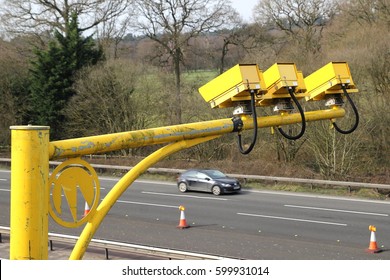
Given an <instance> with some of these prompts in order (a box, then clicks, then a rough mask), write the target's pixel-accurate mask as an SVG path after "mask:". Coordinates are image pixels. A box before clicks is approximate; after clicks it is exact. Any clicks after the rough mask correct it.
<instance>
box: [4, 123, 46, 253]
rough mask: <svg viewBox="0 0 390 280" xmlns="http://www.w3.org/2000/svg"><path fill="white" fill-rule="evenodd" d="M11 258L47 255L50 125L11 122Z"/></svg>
mask: <svg viewBox="0 0 390 280" xmlns="http://www.w3.org/2000/svg"><path fill="white" fill-rule="evenodd" d="M10 129H11V214H10V216H11V217H10V228H11V235H10V259H11V260H45V259H48V232H49V228H48V227H49V225H48V224H49V220H48V219H49V216H48V212H49V211H48V207H49V190H48V177H49V127H48V126H30V125H28V126H11V127H10Z"/></svg>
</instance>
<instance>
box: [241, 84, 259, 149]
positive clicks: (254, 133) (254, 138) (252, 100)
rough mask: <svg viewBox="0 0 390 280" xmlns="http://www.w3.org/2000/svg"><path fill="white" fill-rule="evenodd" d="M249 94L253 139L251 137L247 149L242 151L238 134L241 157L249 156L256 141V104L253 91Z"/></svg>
mask: <svg viewBox="0 0 390 280" xmlns="http://www.w3.org/2000/svg"><path fill="white" fill-rule="evenodd" d="M250 94H251V110H252V118H253V137H252V142H251V144H250V145H249V147H248V149H246V150H244V148H243V147H242V139H241V134H240V132H239V133H238V148H239V149H240V152H241V154H243V155H246V154H249V153H250V152H251V151H252V149H253V147H254V146H255V144H256V140H257V114H256V104H255V91H254V90H251V91H250Z"/></svg>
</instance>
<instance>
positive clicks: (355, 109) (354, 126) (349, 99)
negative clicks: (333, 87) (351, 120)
mask: <svg viewBox="0 0 390 280" xmlns="http://www.w3.org/2000/svg"><path fill="white" fill-rule="evenodd" d="M341 88H342V89H343V92H344V95H345V97H347V99H348V101H349V104H351V106H352V110H353V112H354V113H355V124H354V125H353V126H352V128H351V129H349V130H342V129H341V128H340V127H338V125H337V124H336V122H334V123H333V126H334V128H335V129H336V130H337V131H338V132H340V133H341V134H349V133H352V132H353V131H355V129H356V128H357V127H358V125H359V112H358V110H357V108H356V106H355V103H353V101H352V99H351V97H350V96H349V94H348V92H347V89H346V88H345V85H344V84H342V85H341Z"/></svg>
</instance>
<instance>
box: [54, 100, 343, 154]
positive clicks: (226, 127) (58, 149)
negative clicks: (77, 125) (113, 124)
mask: <svg viewBox="0 0 390 280" xmlns="http://www.w3.org/2000/svg"><path fill="white" fill-rule="evenodd" d="M344 115H345V111H344V109H343V108H338V107H335V108H333V109H328V110H318V111H310V112H306V113H305V117H306V121H318V120H325V119H329V120H330V119H335V118H341V117H343V116H344ZM242 120H243V127H242V129H243V130H247V129H252V128H253V120H252V118H246V117H242ZM301 121H302V120H301V116H300V114H299V113H295V114H285V115H274V116H267V117H258V118H257V124H258V127H259V128H264V127H273V126H280V125H286V124H293V123H300V122H301ZM233 131H234V124H233V122H232V119H231V118H228V119H220V120H214V121H207V122H196V123H189V124H182V125H175V126H167V127H159V128H151V129H145V130H137V131H128V132H120V133H113V134H106V135H98V136H90V137H83V138H75V139H67V140H60V141H53V142H50V149H49V156H50V159H59V158H69V157H78V156H82V155H90V154H97V153H106V152H110V151H116V150H120V149H130V148H137V147H143V146H149V145H156V144H164V143H171V142H175V141H180V140H188V139H194V138H200V137H207V136H215V135H222V134H227V133H231V132H233Z"/></svg>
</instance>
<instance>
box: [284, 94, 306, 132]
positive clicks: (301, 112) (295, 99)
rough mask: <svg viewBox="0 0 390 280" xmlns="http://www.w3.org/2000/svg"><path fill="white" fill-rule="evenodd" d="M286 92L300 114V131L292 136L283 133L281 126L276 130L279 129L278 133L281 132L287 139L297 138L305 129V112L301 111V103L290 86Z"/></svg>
mask: <svg viewBox="0 0 390 280" xmlns="http://www.w3.org/2000/svg"><path fill="white" fill-rule="evenodd" d="M288 93H289V94H290V96H291V99H292V100H293V101H294V103H295V104H296V105H297V107H298V111H299V113H300V114H301V119H302V127H301V131H300V132H299V134H297V135H295V136H292V135H289V134H287V133H285V132H284V131H283V129H282V128H281V127H278V130H279V132H280V134H282V135H283V136H284V137H286V138H287V139H289V140H297V139H299V138H301V137H302V135H303V134H304V133H305V130H306V119H305V112H304V111H303V109H302V106H301V104H299V102H298V99H297V98H296V97H295V94H294V89H293V88H292V87H289V89H288Z"/></svg>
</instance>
